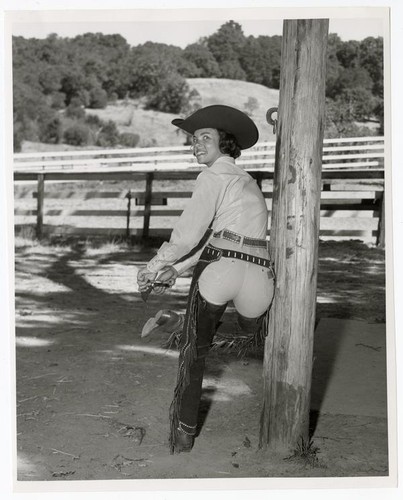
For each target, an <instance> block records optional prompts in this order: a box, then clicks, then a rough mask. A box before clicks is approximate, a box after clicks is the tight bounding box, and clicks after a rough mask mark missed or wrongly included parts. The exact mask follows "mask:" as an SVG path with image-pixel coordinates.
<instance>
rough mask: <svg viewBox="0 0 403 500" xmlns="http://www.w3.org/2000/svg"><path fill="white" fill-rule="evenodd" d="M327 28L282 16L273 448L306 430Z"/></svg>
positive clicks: (268, 407)
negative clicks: (284, 19) (283, 18)
mask: <svg viewBox="0 0 403 500" xmlns="http://www.w3.org/2000/svg"><path fill="white" fill-rule="evenodd" d="M327 34H328V20H325V19H320V20H312V19H305V20H290V21H289V20H287V21H284V25H283V39H282V60H281V81H280V102H279V110H278V129H277V144H276V165H275V173H274V186H273V213H272V226H271V231H270V234H271V238H270V246H271V255H272V258H273V260H274V263H275V269H276V275H277V281H276V292H275V298H274V301H273V306H272V308H271V313H270V320H269V331H268V336H267V338H266V344H265V353H264V364H263V381H264V387H263V389H264V395H263V407H262V414H261V428H260V446H261V447H267V446H268V447H270V448H271V449H276V450H278V451H280V452H281V451H283V452H285V451H288V450H290V449H292V448H295V446H296V444H297V443H298V442H300V441H301V439H304V441H305V442H307V439H308V433H309V406H310V388H311V372H312V352H313V334H314V326H315V306H316V281H317V262H318V240H319V221H320V191H321V166H322V143H323V129H324V113H325V74H326V45H327Z"/></svg>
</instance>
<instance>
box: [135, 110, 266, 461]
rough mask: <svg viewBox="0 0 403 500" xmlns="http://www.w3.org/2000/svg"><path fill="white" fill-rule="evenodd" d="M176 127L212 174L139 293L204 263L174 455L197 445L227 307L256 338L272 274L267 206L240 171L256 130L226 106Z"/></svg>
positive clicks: (183, 369) (196, 280)
mask: <svg viewBox="0 0 403 500" xmlns="http://www.w3.org/2000/svg"><path fill="white" fill-rule="evenodd" d="M172 123H173V125H175V126H177V127H179V128H181V129H182V130H184V131H185V132H187V133H189V134H191V135H192V143H193V154H194V155H195V157H196V158H197V162H198V163H199V164H205V165H206V166H207V167H208V168H207V169H205V170H204V171H203V172H202V173H201V174H200V175H199V176H198V178H197V181H196V185H195V189H194V192H193V195H192V198H191V200H190V202H189V204H188V205H187V206H186V208H185V210H184V211H183V213H182V215H181V217H180V218H179V221H178V223H177V224H176V225H175V228H174V230H173V231H172V235H171V239H170V241H169V242H168V243H164V244H163V245H162V246H161V248H160V249H159V250H158V253H157V255H156V256H155V257H154V258H153V259H151V261H150V262H149V263H148V264H147V266H146V268H145V269H142V270H140V271H139V273H138V278H137V280H138V284H139V290H140V291H144V290H147V289H148V288H149V287H150V286H151V284H152V283H153V282H154V281H155V280H156V279H157V276H158V281H163V282H167V283H170V284H172V283H173V282H174V281H175V279H176V277H177V276H178V275H179V274H180V273H182V272H183V271H184V270H185V269H186V268H188V267H190V265H192V263H193V262H194V261H195V260H197V259H199V260H198V264H197V266H196V268H195V270H194V273H193V280H192V284H191V288H190V293H189V299H188V305H187V310H186V317H185V324H184V328H183V333H182V336H181V345H180V356H179V373H178V381H177V386H176V389H175V395H174V400H173V402H172V405H171V411H170V417H171V435H170V448H171V453H174V452H181V451H190V450H191V448H192V446H193V442H194V436H195V434H196V427H197V414H198V408H199V402H200V397H201V388H202V381H203V373H204V366H205V358H206V355H207V353H208V351H209V348H210V345H211V342H212V340H213V337H214V334H215V332H216V326H217V324H218V322H219V321H220V319H221V317H222V315H223V313H224V311H225V308H226V306H227V303H228V302H229V301H233V303H234V306H235V308H236V310H237V313H238V322H239V324H240V326H241V328H242V329H243V330H244V331H246V332H248V333H255V332H257V331H258V330H259V329H260V328H261V327H262V323H263V320H264V318H265V317H266V316H267V311H268V308H269V306H270V304H271V301H272V298H273V292H274V274H273V271H272V268H271V264H270V258H269V253H268V242H267V241H266V234H267V223H268V213H267V207H266V202H265V200H264V197H263V195H262V193H261V191H260V189H259V187H258V186H257V184H256V181H255V180H253V179H252V177H251V176H250V175H249V174H248V173H246V172H245V171H244V170H243V169H242V168H241V167H239V166H237V165H236V164H235V159H236V158H238V157H239V156H240V154H241V150H243V149H247V148H250V147H252V146H253V145H254V144H255V143H256V142H257V140H258V130H257V128H256V125H255V124H254V123H253V121H252V120H251V119H250V118H249V117H248V116H247V115H246V114H245V113H243V112H241V111H239V110H237V109H235V108H232V107H230V106H223V105H214V106H208V107H205V108H202V109H199V110H198V111H196V112H195V113H193V114H192V115H191V116H189V117H188V118H186V119H179V118H178V119H175V120H173V121H172ZM206 231H210V237H209V239H208V243H207V244H206V245H204V247H202V249H201V250H199V251H198V252H196V251H195V250H194V249H199V248H200V246H201V245H200V242H203V241H204V240H205V239H206V237H205V235H206ZM207 234H209V233H207ZM203 236H204V240H203ZM192 251H193V252H192ZM189 255H190V257H189Z"/></svg>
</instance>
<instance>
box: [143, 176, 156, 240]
mask: <svg viewBox="0 0 403 500" xmlns="http://www.w3.org/2000/svg"><path fill="white" fill-rule="evenodd" d="M153 179H154V174H153V173H147V174H146V192H145V198H144V225H143V238H148V234H149V230H150V216H151V198H152V190H153Z"/></svg>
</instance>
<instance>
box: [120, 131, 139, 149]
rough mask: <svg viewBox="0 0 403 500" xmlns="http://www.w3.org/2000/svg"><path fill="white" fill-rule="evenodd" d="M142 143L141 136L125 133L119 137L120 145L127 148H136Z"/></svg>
mask: <svg viewBox="0 0 403 500" xmlns="http://www.w3.org/2000/svg"><path fill="white" fill-rule="evenodd" d="M139 141H140V136H139V135H138V134H132V133H130V132H124V133H123V134H120V136H119V143H120V144H121V145H122V146H126V147H127V148H135V147H136V146H137V144H138V143H139Z"/></svg>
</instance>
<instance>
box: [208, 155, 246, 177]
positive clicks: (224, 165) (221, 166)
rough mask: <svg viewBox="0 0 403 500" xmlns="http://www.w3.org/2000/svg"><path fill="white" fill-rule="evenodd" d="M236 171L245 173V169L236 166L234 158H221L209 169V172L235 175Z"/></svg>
mask: <svg viewBox="0 0 403 500" xmlns="http://www.w3.org/2000/svg"><path fill="white" fill-rule="evenodd" d="M234 169H235V170H236V171H238V172H239V173H245V171H244V169H243V168H242V167H240V166H238V165H236V164H235V159H234V158H232V156H220V157H219V158H217V160H216V161H215V162H214V163H213V164H212V165H211V167H209V170H211V171H212V172H215V173H217V174H218V173H232V174H233V173H234Z"/></svg>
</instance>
